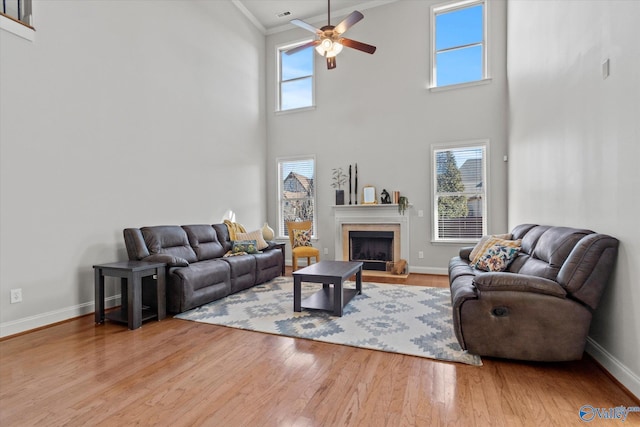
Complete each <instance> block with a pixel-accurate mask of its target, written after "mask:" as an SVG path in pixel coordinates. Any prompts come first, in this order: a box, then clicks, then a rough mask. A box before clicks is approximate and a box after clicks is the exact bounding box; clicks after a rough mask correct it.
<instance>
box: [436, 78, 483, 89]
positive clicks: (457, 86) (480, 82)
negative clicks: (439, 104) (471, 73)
mask: <svg viewBox="0 0 640 427" xmlns="http://www.w3.org/2000/svg"><path fill="white" fill-rule="evenodd" d="M491 81H492V79H491V77H489V78H486V79H482V80H477V81H475V82H467V83H458V84H454V85H447V86H431V87H429V88H428V89H429V91H430V92H443V91H447V90H455V89H463V88H466V87H473V86H482V85H487V84H489V83H491Z"/></svg>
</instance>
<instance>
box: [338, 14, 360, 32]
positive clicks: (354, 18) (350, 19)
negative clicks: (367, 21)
mask: <svg viewBox="0 0 640 427" xmlns="http://www.w3.org/2000/svg"><path fill="white" fill-rule="evenodd" d="M362 18H364V15H363V14H362V13H360V12H358V11H357V10H354V11H353V12H351V15H349V16H347V17H346V18H344V20H343V21H342V22H341V23H339V24H338V25H336V27H335V28H334V29H333V32H334V33H338V34H342V33H344V32H345V31H347V30H348V29H349V28H351V27H352V26H353V25H354V24H356V23H357V22H359V21H360V20H362Z"/></svg>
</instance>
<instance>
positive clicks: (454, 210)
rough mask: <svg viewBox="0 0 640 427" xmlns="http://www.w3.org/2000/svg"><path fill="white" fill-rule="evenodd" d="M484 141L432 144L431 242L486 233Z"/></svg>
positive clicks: (462, 238) (463, 238)
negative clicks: (461, 143) (443, 144)
mask: <svg viewBox="0 0 640 427" xmlns="http://www.w3.org/2000/svg"><path fill="white" fill-rule="evenodd" d="M486 149H487V143H486V142H484V141H483V142H479V143H471V144H468V145H467V144H464V145H455V146H452V145H447V146H434V147H432V150H431V156H432V159H433V175H434V176H433V197H432V200H433V231H434V232H433V236H434V241H469V240H476V239H479V238H480V237H482V236H483V235H485V234H487V218H486V211H487V186H486V183H487V180H486V170H487V168H486Z"/></svg>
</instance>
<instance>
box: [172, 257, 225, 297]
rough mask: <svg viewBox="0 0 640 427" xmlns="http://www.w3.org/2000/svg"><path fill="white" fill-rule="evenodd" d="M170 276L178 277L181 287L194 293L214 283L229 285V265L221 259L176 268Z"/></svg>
mask: <svg viewBox="0 0 640 427" xmlns="http://www.w3.org/2000/svg"><path fill="white" fill-rule="evenodd" d="M172 274H175V275H176V276H178V277H180V279H181V282H182V286H187V287H189V289H192V290H194V291H195V290H198V289H201V288H206V287H207V286H211V285H213V284H216V283H222V282H226V283H229V278H230V268H229V264H227V263H226V262H224V261H222V260H221V259H212V260H207V261H200V262H195V263H193V264H189V266H188V267H181V268H176V269H175V270H173V271H172Z"/></svg>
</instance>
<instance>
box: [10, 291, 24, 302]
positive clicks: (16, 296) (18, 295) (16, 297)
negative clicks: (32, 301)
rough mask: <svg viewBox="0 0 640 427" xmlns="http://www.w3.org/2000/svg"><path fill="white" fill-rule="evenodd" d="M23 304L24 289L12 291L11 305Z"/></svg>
mask: <svg viewBox="0 0 640 427" xmlns="http://www.w3.org/2000/svg"><path fill="white" fill-rule="evenodd" d="M19 302H22V288H18V289H11V304H17V303H19Z"/></svg>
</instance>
